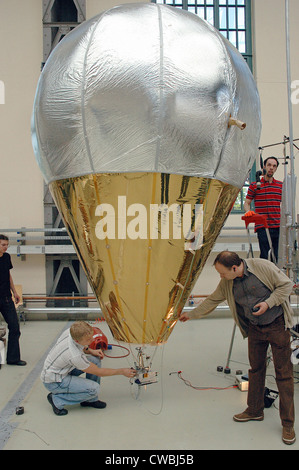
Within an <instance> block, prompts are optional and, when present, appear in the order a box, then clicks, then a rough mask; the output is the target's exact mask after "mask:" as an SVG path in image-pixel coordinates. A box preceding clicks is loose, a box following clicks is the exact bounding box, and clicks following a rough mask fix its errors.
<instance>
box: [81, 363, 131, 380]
mask: <svg viewBox="0 0 299 470" xmlns="http://www.w3.org/2000/svg"><path fill="white" fill-rule="evenodd" d="M83 372H86V373H87V374H92V375H96V376H97V377H111V376H113V375H124V376H125V377H129V378H131V377H134V376H135V375H136V371H135V369H129V368H124V369H105V368H102V367H98V366H96V365H95V364H93V363H90V365H89V366H88V367H87V369H84V370H83Z"/></svg>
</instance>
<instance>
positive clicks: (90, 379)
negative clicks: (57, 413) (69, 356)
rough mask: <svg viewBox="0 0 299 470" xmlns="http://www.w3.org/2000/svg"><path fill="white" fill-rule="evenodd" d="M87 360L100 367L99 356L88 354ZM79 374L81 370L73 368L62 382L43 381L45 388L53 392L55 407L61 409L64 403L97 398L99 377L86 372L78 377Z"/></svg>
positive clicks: (95, 399)
mask: <svg viewBox="0 0 299 470" xmlns="http://www.w3.org/2000/svg"><path fill="white" fill-rule="evenodd" d="M88 360H89V361H90V362H93V363H94V364H95V365H96V366H98V367H101V359H100V358H98V357H94V356H88ZM81 374H84V372H83V371H82V370H78V369H73V370H72V371H71V372H70V374H68V375H67V376H66V377H65V378H64V379H63V380H62V382H51V383H45V382H44V386H45V387H46V389H48V390H49V391H50V392H51V393H52V394H53V396H52V400H53V403H54V405H55V406H56V408H59V409H62V408H64V405H77V404H78V403H81V402H83V401H91V402H92V401H97V400H98V395H99V391H100V381H101V378H100V377H98V376H97V375H91V374H86V378H83V377H79V375H81Z"/></svg>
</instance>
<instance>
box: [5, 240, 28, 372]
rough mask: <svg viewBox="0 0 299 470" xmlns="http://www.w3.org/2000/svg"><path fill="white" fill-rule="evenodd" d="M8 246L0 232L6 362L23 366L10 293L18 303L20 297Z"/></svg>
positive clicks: (13, 305)
mask: <svg viewBox="0 0 299 470" xmlns="http://www.w3.org/2000/svg"><path fill="white" fill-rule="evenodd" d="M7 248H8V237H7V236H6V235H1V234H0V312H1V313H2V315H3V318H4V320H5V321H6V323H7V326H8V331H9V335H8V344H7V354H6V362H7V364H12V365H18V366H25V365H26V362H25V361H22V360H21V357H20V345H19V337H20V335H21V332H20V327H19V322H18V316H17V312H16V308H15V304H14V302H13V300H12V295H11V294H12V293H13V296H14V298H15V301H16V302H17V303H18V302H19V300H20V298H19V295H18V293H17V291H16V288H15V285H14V283H13V280H12V277H11V274H10V270H11V269H12V267H13V266H12V263H11V258H10V255H9V254H8V253H6V251H7Z"/></svg>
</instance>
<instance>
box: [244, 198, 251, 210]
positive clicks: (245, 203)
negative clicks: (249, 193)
mask: <svg viewBox="0 0 299 470" xmlns="http://www.w3.org/2000/svg"><path fill="white" fill-rule="evenodd" d="M251 202H252V199H248V198H246V199H245V201H244V205H243V207H244V211H245V212H249V211H250V204H251Z"/></svg>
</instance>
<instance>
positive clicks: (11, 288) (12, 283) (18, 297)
mask: <svg viewBox="0 0 299 470" xmlns="http://www.w3.org/2000/svg"><path fill="white" fill-rule="evenodd" d="M9 282H10V290H11V291H12V293H13V296H14V298H15V301H16V304H18V303H19V302H20V300H21V298H20V296H19V294H18V293H17V291H16V288H15V285H14V282H13V280H12V277H11V274H10V273H9Z"/></svg>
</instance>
